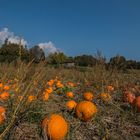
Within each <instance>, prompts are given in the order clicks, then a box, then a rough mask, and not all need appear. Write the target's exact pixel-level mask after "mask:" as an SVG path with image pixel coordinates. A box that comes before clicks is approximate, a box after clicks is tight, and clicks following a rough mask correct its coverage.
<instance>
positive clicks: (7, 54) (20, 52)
mask: <svg viewBox="0 0 140 140" xmlns="http://www.w3.org/2000/svg"><path fill="white" fill-rule="evenodd" d="M19 59H20V60H21V61H24V62H30V61H33V62H35V63H39V62H40V61H47V63H48V64H53V65H68V64H72V65H70V66H90V67H92V66H95V65H97V64H104V65H105V66H106V67H107V68H117V69H130V68H134V69H140V62H137V61H134V60H126V59H125V57H124V56H119V55H117V56H115V57H112V58H110V60H109V62H106V59H105V57H102V55H101V53H100V52H97V55H96V56H92V55H81V56H75V57H68V56H66V55H65V54H64V53H63V52H55V53H51V54H49V55H48V56H47V57H45V53H44V51H43V50H42V49H41V48H40V47H39V46H34V47H32V48H31V49H27V47H26V46H22V45H19V44H12V43H10V42H8V41H7V40H6V41H5V43H4V44H3V45H2V46H1V47H0V62H1V63H2V62H8V63H10V62H13V61H14V62H16V61H17V60H19Z"/></svg>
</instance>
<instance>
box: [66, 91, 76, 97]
mask: <svg viewBox="0 0 140 140" xmlns="http://www.w3.org/2000/svg"><path fill="white" fill-rule="evenodd" d="M66 96H67V97H68V98H73V96H74V94H73V92H71V91H69V92H67V93H66Z"/></svg>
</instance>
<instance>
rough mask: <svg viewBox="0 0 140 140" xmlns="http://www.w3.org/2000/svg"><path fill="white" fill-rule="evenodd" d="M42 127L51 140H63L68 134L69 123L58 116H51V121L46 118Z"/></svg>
mask: <svg viewBox="0 0 140 140" xmlns="http://www.w3.org/2000/svg"><path fill="white" fill-rule="evenodd" d="M41 126H42V128H43V131H44V133H45V134H46V135H47V136H48V137H49V138H50V139H51V140H63V139H64V137H65V136H66V134H67V132H68V125H67V122H66V121H65V119H64V118H63V117H62V116H60V115H57V114H53V115H51V116H50V119H47V118H45V119H44V120H43V121H42V125H41Z"/></svg>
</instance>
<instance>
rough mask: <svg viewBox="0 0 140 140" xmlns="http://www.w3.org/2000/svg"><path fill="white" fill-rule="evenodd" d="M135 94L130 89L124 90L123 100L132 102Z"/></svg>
mask: <svg viewBox="0 0 140 140" xmlns="http://www.w3.org/2000/svg"><path fill="white" fill-rule="evenodd" d="M135 98H136V97H135V94H133V93H132V92H131V91H125V92H124V100H125V101H126V102H128V103H130V104H133V103H134V100H135Z"/></svg>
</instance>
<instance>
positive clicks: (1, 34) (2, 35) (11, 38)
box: [0, 28, 27, 46]
mask: <svg viewBox="0 0 140 140" xmlns="http://www.w3.org/2000/svg"><path fill="white" fill-rule="evenodd" d="M5 39H8V42H11V43H15V44H19V43H20V42H21V44H22V45H23V46H25V45H27V41H26V40H24V39H23V38H20V37H19V36H15V35H14V33H13V32H10V31H9V30H8V28H3V29H2V30H1V31H0V44H3V43H4V41H5Z"/></svg>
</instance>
